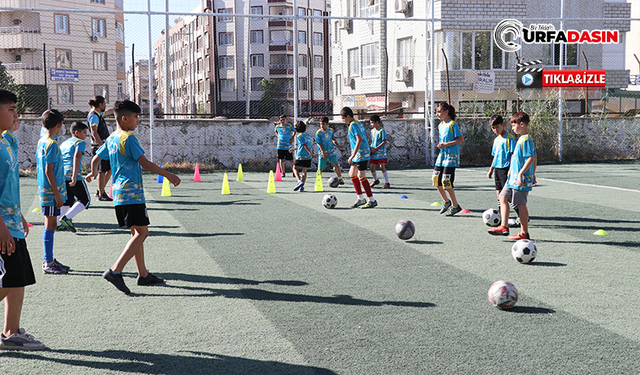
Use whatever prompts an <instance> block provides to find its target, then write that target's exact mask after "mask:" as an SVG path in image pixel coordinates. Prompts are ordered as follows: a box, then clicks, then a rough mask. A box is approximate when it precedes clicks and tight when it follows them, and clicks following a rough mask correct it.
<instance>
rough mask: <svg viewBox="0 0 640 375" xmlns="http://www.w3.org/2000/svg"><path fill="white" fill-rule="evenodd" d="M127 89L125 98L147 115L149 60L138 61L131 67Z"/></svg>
mask: <svg viewBox="0 0 640 375" xmlns="http://www.w3.org/2000/svg"><path fill="white" fill-rule="evenodd" d="M127 88H128V90H127V93H126V98H128V99H129V100H132V101H134V102H136V103H137V104H138V105H139V106H140V109H141V110H142V113H143V114H147V113H149V60H146V59H145V60H138V61H136V62H135V63H134V64H133V65H132V66H131V68H130V69H129V71H128V72H127ZM156 102H157V100H156ZM156 112H158V111H156Z"/></svg>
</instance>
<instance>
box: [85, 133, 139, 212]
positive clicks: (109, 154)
mask: <svg viewBox="0 0 640 375" xmlns="http://www.w3.org/2000/svg"><path fill="white" fill-rule="evenodd" d="M96 155H98V156H99V157H100V158H101V159H104V160H109V161H110V162H111V174H112V176H113V177H112V178H113V205H114V206H121V205H127V204H142V203H145V199H144V188H143V186H142V168H141V167H140V163H138V159H139V158H140V156H142V155H144V150H143V149H142V147H140V143H138V139H137V138H136V136H135V135H133V134H132V133H129V132H126V131H124V130H116V131H115V132H113V133H111V135H110V136H109V138H107V140H106V142H105V143H104V144H103V145H102V146H100V148H99V149H98V151H96Z"/></svg>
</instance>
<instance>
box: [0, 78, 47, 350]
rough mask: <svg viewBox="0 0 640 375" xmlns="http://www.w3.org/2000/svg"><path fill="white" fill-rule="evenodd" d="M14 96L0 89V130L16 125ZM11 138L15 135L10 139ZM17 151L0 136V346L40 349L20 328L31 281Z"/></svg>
mask: <svg viewBox="0 0 640 375" xmlns="http://www.w3.org/2000/svg"><path fill="white" fill-rule="evenodd" d="M17 101H18V98H17V96H16V95H15V94H14V93H13V92H11V91H9V90H5V89H0V132H4V131H11V130H14V129H17V127H18V124H19V120H18V112H17V111H16V108H17V105H16V103H17ZM14 140H15V139H14ZM19 178H20V171H19V168H18V155H17V154H16V152H15V151H14V149H13V148H12V147H11V145H9V142H7V140H6V139H5V138H4V137H0V300H4V327H3V329H2V333H0V350H42V349H45V348H46V347H45V345H44V344H43V343H41V342H40V341H38V340H36V339H35V338H34V337H33V336H31V335H30V334H28V333H26V332H25V331H24V329H23V328H20V316H21V315H22V303H23V301H24V289H25V287H26V286H27V285H32V284H35V282H36V277H35V275H34V274H33V267H32V266H31V257H30V256H29V252H28V251H27V242H26V241H25V238H26V237H27V235H28V234H29V227H28V226H27V222H26V220H25V219H24V217H23V216H22V213H21V211H20V180H19Z"/></svg>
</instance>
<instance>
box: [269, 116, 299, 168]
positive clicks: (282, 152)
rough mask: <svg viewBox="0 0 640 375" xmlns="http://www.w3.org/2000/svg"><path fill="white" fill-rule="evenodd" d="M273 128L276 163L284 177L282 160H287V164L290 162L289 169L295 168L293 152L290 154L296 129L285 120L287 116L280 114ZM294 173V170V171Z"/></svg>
mask: <svg viewBox="0 0 640 375" xmlns="http://www.w3.org/2000/svg"><path fill="white" fill-rule="evenodd" d="M273 130H274V131H275V132H276V135H277V136H278V164H279V165H280V174H281V177H284V176H285V175H286V174H285V173H284V161H285V160H289V164H291V169H292V170H295V169H296V167H295V166H294V164H293V154H291V150H290V148H291V144H292V143H293V140H294V139H295V137H296V131H295V129H294V128H293V125H291V124H289V123H288V122H287V116H286V115H281V116H280V122H279V123H278V124H276V126H275V128H273ZM294 175H295V172H294Z"/></svg>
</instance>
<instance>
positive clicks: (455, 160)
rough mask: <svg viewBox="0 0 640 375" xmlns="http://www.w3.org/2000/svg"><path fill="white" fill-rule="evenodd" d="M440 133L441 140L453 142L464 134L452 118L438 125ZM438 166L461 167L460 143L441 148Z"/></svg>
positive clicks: (437, 160)
mask: <svg viewBox="0 0 640 375" xmlns="http://www.w3.org/2000/svg"><path fill="white" fill-rule="evenodd" d="M438 132H439V133H440V142H453V141H455V140H456V138H458V137H460V136H461V135H462V132H460V127H459V126H458V123H457V122H455V121H453V120H451V121H449V122H446V123H445V122H444V121H443V122H441V123H440V125H438ZM436 166H438V167H459V166H460V144H457V145H453V146H449V147H445V148H443V149H442V150H440V153H439V154H438V159H436Z"/></svg>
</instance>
